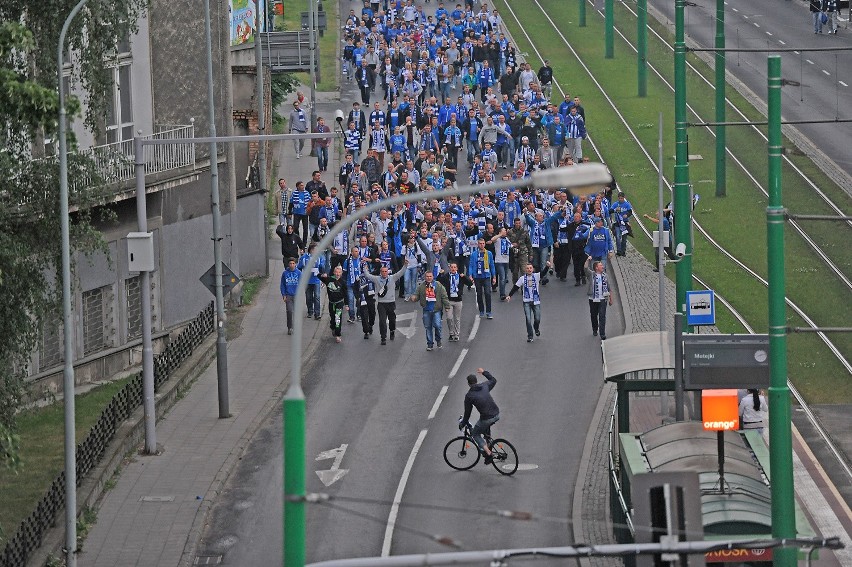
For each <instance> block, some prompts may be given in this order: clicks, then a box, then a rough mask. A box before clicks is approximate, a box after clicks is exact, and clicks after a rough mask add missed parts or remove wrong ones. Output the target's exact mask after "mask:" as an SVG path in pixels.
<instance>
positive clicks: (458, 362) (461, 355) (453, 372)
mask: <svg viewBox="0 0 852 567" xmlns="http://www.w3.org/2000/svg"><path fill="white" fill-rule="evenodd" d="M465 356H467V349H466V348H463V349H462V350H461V352H460V353H459V357H458V358H457V359H456V363H455V364H454V365H453V369H452V370H450V375H449V376H447V378H449V379H450V380H452V379H453V377H454V376H455V375H456V372H458V371H459V368H461V363H462V361H463V360H464V357H465Z"/></svg>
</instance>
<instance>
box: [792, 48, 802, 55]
mask: <svg viewBox="0 0 852 567" xmlns="http://www.w3.org/2000/svg"><path fill="white" fill-rule="evenodd" d="M793 53H795V54H796V55H801V53H799V52H798V51H796V50H795V49H794V50H793Z"/></svg>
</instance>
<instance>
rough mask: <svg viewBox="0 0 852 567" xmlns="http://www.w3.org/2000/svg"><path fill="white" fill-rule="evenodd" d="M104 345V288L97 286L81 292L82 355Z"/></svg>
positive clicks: (95, 350)
mask: <svg viewBox="0 0 852 567" xmlns="http://www.w3.org/2000/svg"><path fill="white" fill-rule="evenodd" d="M104 345H105V336H104V290H103V288H97V289H93V290H90V291H85V292H83V356H87V355H89V354H92V353H93V352H97V351H99V350H101V349H102V348H103V347H104Z"/></svg>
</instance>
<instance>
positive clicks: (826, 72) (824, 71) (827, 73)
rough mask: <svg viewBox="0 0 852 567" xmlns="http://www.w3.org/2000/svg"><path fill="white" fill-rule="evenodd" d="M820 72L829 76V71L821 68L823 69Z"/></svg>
mask: <svg viewBox="0 0 852 567" xmlns="http://www.w3.org/2000/svg"><path fill="white" fill-rule="evenodd" d="M822 72H823V73H825V74H826V75H828V76H829V77H830V76H831V73H829V72H828V71H826V70H825V69H823V70H822Z"/></svg>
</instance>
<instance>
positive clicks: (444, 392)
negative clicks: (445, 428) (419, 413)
mask: <svg viewBox="0 0 852 567" xmlns="http://www.w3.org/2000/svg"><path fill="white" fill-rule="evenodd" d="M448 388H449V386H443V387H441V391H440V393H438V398H437V399H436V400H435V403H434V404H432V411H430V412H429V417H427V418H426V419H433V418H434V417H435V414H436V413H438V408H439V407H441V402H442V401H444V396H446V395H447V389H448Z"/></svg>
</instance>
